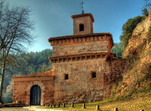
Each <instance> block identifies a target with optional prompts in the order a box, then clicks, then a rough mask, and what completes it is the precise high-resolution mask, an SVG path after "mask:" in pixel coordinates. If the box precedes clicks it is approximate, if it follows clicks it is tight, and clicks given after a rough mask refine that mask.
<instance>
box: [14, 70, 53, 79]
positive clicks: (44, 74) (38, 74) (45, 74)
mask: <svg viewBox="0 0 151 111" xmlns="http://www.w3.org/2000/svg"><path fill="white" fill-rule="evenodd" d="M51 76H54V71H53V70H50V71H46V72H38V73H35V74H27V75H22V76H16V77H14V78H29V77H51Z"/></svg>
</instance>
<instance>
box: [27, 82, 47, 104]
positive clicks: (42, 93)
mask: <svg viewBox="0 0 151 111" xmlns="http://www.w3.org/2000/svg"><path fill="white" fill-rule="evenodd" d="M35 85H38V86H39V87H40V88H41V105H43V104H44V89H45V86H44V85H43V84H42V83H41V82H40V81H31V83H30V84H29V85H28V86H27V95H28V96H27V100H28V101H27V104H30V90H31V88H32V87H33V86H35Z"/></svg>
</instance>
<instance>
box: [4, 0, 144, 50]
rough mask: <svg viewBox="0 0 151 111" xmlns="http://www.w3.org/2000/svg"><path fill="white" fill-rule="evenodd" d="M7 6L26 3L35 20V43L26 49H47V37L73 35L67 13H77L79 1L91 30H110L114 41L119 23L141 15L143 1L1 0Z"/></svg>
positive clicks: (116, 38)
mask: <svg viewBox="0 0 151 111" xmlns="http://www.w3.org/2000/svg"><path fill="white" fill-rule="evenodd" d="M5 1H7V2H8V3H9V4H10V6H14V7H15V6H25V7H26V6H28V7H29V8H30V9H31V11H32V12H31V20H33V21H34V23H35V26H34V27H35V30H34V31H32V35H33V36H34V37H36V38H35V42H34V43H33V45H32V46H30V47H29V48H28V51H34V52H35V51H41V50H44V49H51V48H52V47H51V46H50V44H49V43H48V38H49V37H55V36H65V35H72V34H73V24H72V19H71V16H72V15H74V14H80V13H81V2H82V1H83V2H84V3H85V4H84V10H85V13H92V14H93V16H94V19H95V22H94V32H95V33H100V32H110V33H112V35H113V39H114V42H115V43H118V42H120V39H119V37H120V35H121V33H122V25H123V24H124V23H125V22H126V21H127V19H129V18H133V17H135V16H138V15H142V12H141V10H142V8H143V6H144V4H145V2H144V0H5Z"/></svg>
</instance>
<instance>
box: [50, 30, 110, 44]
mask: <svg viewBox="0 0 151 111" xmlns="http://www.w3.org/2000/svg"><path fill="white" fill-rule="evenodd" d="M105 35H106V36H109V37H111V38H112V34H111V33H109V32H104V33H92V34H84V35H66V36H59V37H50V38H49V39H48V41H49V42H51V41H53V40H61V39H73V38H82V37H92V36H105Z"/></svg>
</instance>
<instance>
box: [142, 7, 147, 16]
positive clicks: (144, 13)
mask: <svg viewBox="0 0 151 111" xmlns="http://www.w3.org/2000/svg"><path fill="white" fill-rule="evenodd" d="M142 14H143V15H144V16H145V17H147V16H148V10H147V8H144V9H143V10H142Z"/></svg>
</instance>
